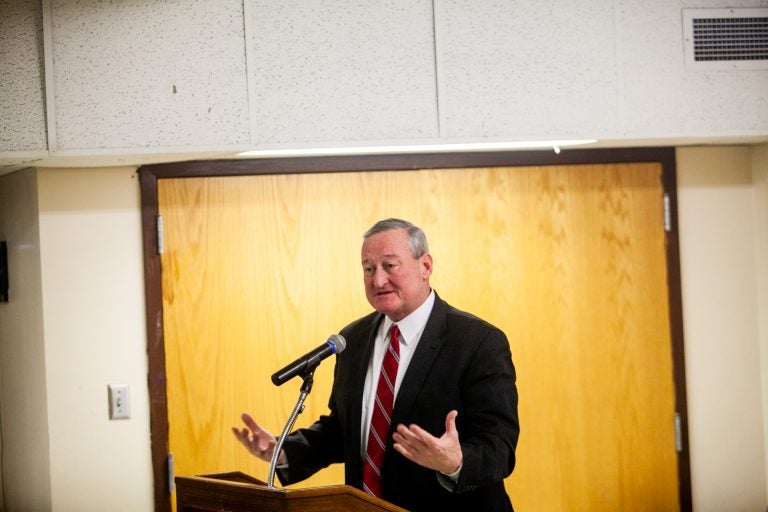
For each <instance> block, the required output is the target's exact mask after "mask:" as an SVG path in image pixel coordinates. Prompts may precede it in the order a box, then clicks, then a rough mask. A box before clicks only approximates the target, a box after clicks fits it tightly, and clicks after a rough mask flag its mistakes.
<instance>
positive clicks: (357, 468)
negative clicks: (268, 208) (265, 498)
mask: <svg viewBox="0 0 768 512" xmlns="http://www.w3.org/2000/svg"><path fill="white" fill-rule="evenodd" d="M362 266H363V279H364V283H365V291H366V297H367V298H368V301H369V302H370V303H371V305H372V306H373V308H374V309H375V310H376V311H375V312H373V313H371V314H369V315H367V316H365V317H363V318H361V319H359V320H357V321H355V322H353V323H351V324H350V325H348V326H347V327H345V328H344V329H342V331H341V333H340V334H341V335H342V336H343V337H344V338H345V339H346V340H347V347H346V349H345V350H344V351H343V352H342V353H340V354H339V355H338V357H337V361H336V369H335V373H334V384H333V389H332V391H331V397H330V400H329V404H328V405H329V409H330V413H329V414H328V415H326V416H322V417H320V418H319V419H318V420H317V421H316V422H315V423H314V424H313V425H312V426H310V427H309V428H307V429H300V430H297V431H296V432H293V433H292V434H291V435H290V436H288V438H287V439H286V441H285V444H284V445H283V451H282V453H281V454H280V456H279V459H278V462H279V464H280V466H279V467H280V468H281V469H280V471H279V472H278V476H279V478H280V480H281V481H282V482H283V484H290V483H294V482H298V481H301V480H303V479H305V478H307V477H309V476H310V475H312V474H314V473H315V472H316V471H318V470H319V469H322V468H324V467H326V466H328V465H329V464H331V463H334V462H343V463H344V464H345V480H346V483H347V484H348V485H352V486H354V487H358V488H360V489H363V490H365V491H367V492H369V493H371V494H374V495H377V496H379V497H381V498H383V499H385V500H387V501H389V502H391V503H394V504H396V505H399V506H401V507H403V508H406V509H408V510H414V511H420V510H424V511H433V510H439V511H444V510H457V511H458V510H466V511H473V512H474V511H511V510H512V505H511V503H510V500H509V497H508V496H507V494H506V492H505V489H504V482H503V480H504V478H505V477H507V476H508V475H509V474H510V473H511V472H512V470H513V468H514V466H515V447H516V446H517V439H518V435H519V432H520V430H519V423H518V416H517V388H516V385H515V369H514V366H513V364H512V357H511V353H510V348H509V343H508V341H507V338H506V336H505V335H504V333H503V332H502V331H501V330H499V329H498V328H496V327H494V326H492V325H491V324H489V323H487V322H485V321H483V320H481V319H479V318H477V317H475V316H473V315H470V314H468V313H465V312H462V311H459V310H457V309H455V308H453V307H452V306H450V305H448V304H447V303H446V302H444V301H443V300H442V299H440V297H438V296H437V294H436V293H435V292H434V291H433V290H432V288H431V287H430V285H429V278H430V275H431V274H432V257H431V256H430V254H429V251H428V246H427V241H426V237H425V236H424V233H423V232H422V231H421V229H419V228H418V227H416V226H414V225H413V224H411V223H409V222H407V221H403V220H399V219H387V220H383V221H380V222H378V223H376V224H375V225H374V226H373V227H372V228H371V229H369V230H368V231H367V232H366V233H365V235H364V241H363V248H362ZM393 325H394V326H396V327H397V329H396V330H395V331H391V327H392V326H393ZM393 361H394V363H393ZM393 364H394V366H392V365H393ZM386 374H388V375H386ZM387 389H388V393H389V396H388V397H387ZM382 390H384V392H383V393H382ZM392 401H394V404H393V405H392V404H391V402H392ZM387 402H390V404H389V405H387ZM382 418H383V420H382ZM242 419H243V421H244V423H245V428H242V429H238V428H233V429H232V430H233V432H234V434H235V436H236V437H237V438H238V439H239V440H240V442H242V443H243V445H245V446H246V448H248V450H249V451H250V452H251V453H252V454H254V455H256V456H257V457H259V458H261V459H263V460H266V461H269V460H270V459H271V456H272V452H273V451H274V447H275V445H276V443H275V438H274V436H272V435H271V434H269V433H268V432H266V431H265V430H263V429H261V428H260V427H259V426H258V424H257V423H256V422H255V421H254V420H253V419H252V418H251V417H250V416H249V415H248V414H243V417H242ZM382 421H384V423H382ZM379 432H381V434H379ZM377 444H378V445H380V447H381V449H380V450H379V453H378V454H376V453H375V452H376V448H375V447H376V445H377Z"/></svg>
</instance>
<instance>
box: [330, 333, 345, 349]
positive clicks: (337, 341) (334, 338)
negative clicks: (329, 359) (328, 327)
mask: <svg viewBox="0 0 768 512" xmlns="http://www.w3.org/2000/svg"><path fill="white" fill-rule="evenodd" d="M328 343H330V344H331V346H332V348H333V353H334V354H341V353H342V352H344V349H345V348H347V340H345V339H344V336H342V335H341V334H331V337H330V338H328Z"/></svg>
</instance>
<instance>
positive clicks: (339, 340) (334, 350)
mask: <svg viewBox="0 0 768 512" xmlns="http://www.w3.org/2000/svg"><path fill="white" fill-rule="evenodd" d="M346 347H347V340H345V339H344V336H342V335H340V334H331V337H330V338H328V340H327V341H326V342H325V343H323V344H322V345H320V346H319V347H317V348H316V349H314V350H313V351H311V352H309V353H307V354H304V355H303V356H301V357H300V358H298V359H297V360H295V361H294V362H292V363H291V364H289V365H288V366H286V367H285V368H283V369H281V370H278V371H276V372H275V373H273V374H272V383H273V384H274V385H275V386H281V385H282V384H284V383H286V382H287V381H289V380H291V379H292V378H294V377H295V376H297V375H302V374H303V373H305V372H307V371H309V370H312V369H314V368H315V366H317V365H318V364H320V361H322V360H323V359H325V358H326V357H328V356H330V355H331V354H340V353H342V352H343V351H344V349H345V348H346Z"/></svg>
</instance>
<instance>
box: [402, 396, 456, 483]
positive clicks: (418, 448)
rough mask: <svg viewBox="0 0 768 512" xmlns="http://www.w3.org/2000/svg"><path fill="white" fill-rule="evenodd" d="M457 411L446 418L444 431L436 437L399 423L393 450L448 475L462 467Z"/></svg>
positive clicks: (416, 426) (415, 426)
mask: <svg viewBox="0 0 768 512" xmlns="http://www.w3.org/2000/svg"><path fill="white" fill-rule="evenodd" d="M458 414H459V413H458V412H457V411H451V412H449V413H448V416H446V417H445V433H444V434H443V435H442V436H440V437H435V436H433V435H432V434H430V433H429V432H427V431H426V430H424V429H423V428H421V427H419V426H418V425H409V426H405V425H403V424H400V425H398V426H397V431H396V432H395V433H394V435H393V437H392V438H393V439H394V440H395V445H394V447H395V450H397V451H398V452H400V454H401V455H402V456H403V457H405V458H406V459H408V460H411V461H413V462H415V463H416V464H418V465H420V466H424V467H427V468H430V469H434V470H436V471H440V472H442V473H445V474H447V475H449V474H451V473H455V472H456V471H458V469H459V468H460V467H461V463H462V460H463V459H462V454H461V445H460V444H459V432H458V431H457V430H456V416H458Z"/></svg>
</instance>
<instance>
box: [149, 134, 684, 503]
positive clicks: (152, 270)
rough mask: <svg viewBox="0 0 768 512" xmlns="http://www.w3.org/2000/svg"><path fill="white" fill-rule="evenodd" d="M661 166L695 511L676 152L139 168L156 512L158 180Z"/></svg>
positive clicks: (161, 448)
mask: <svg viewBox="0 0 768 512" xmlns="http://www.w3.org/2000/svg"><path fill="white" fill-rule="evenodd" d="M649 162H653V163H659V164H660V165H661V180H662V188H663V190H664V193H665V194H666V195H667V196H668V197H669V215H670V217H671V218H670V219H669V221H670V229H669V230H668V231H667V232H666V258H667V290H668V300H669V326H670V341H671V344H672V364H673V372H674V376H673V378H674V383H675V410H676V411H677V413H678V414H679V415H680V421H681V428H680V441H682V443H681V444H682V450H681V451H679V452H678V464H677V468H678V486H679V496H680V510H681V512H690V511H691V510H692V497H691V465H690V452H689V449H688V446H689V442H688V404H687V392H686V379H685V351H684V338H683V309H682V284H681V277H680V249H679V234H678V223H677V168H676V160H675V148H674V147H651V148H618V149H574V150H565V151H562V152H561V153H559V154H557V153H555V152H553V151H499V152H466V153H425V154H402V155H368V156H323V157H291V158H256V159H238V160H198V161H190V162H173V163H166V164H151V165H143V166H141V167H140V168H139V170H138V172H139V181H140V187H141V225H142V233H143V254H144V286H145V304H146V306H145V308H146V320H147V357H148V376H147V379H148V386H149V400H150V431H151V445H152V446H151V448H152V472H153V481H154V483H153V486H154V503H155V511H156V512H167V511H170V510H171V499H170V490H169V486H170V483H171V482H170V478H171V477H170V473H169V463H168V407H167V405H168V404H167V397H166V378H165V344H164V338H163V310H162V306H163V302H162V276H161V266H160V255H159V253H158V232H157V216H158V211H159V210H158V196H157V181H158V180H159V179H164V178H192V177H214V176H248V175H265V174H303V173H321V172H363V171H381V170H388V171H396V170H416V169H448V168H450V169H457V168H472V167H535V166H552V165H579V164H584V165H586V164H612V163H649Z"/></svg>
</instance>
